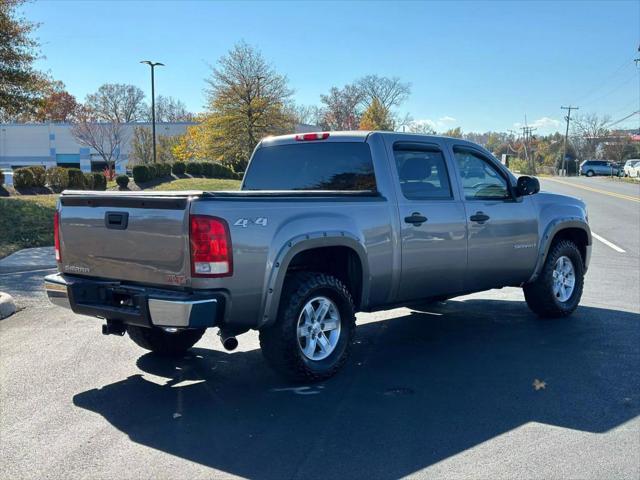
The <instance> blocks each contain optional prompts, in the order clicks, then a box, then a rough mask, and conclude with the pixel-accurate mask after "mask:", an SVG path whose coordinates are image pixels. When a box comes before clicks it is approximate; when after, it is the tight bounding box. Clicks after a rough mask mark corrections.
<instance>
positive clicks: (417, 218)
mask: <svg viewBox="0 0 640 480" xmlns="http://www.w3.org/2000/svg"><path fill="white" fill-rule="evenodd" d="M427 220H428V218H427V217H425V216H424V215H421V214H420V213H418V212H413V213H412V214H411V216H409V217H404V221H405V222H407V223H413V224H414V225H420V224H422V223H424V222H426V221H427Z"/></svg>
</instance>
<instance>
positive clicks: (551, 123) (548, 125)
mask: <svg viewBox="0 0 640 480" xmlns="http://www.w3.org/2000/svg"><path fill="white" fill-rule="evenodd" d="M560 125H562V122H561V121H560V120H556V119H555V118H550V117H542V118H539V119H537V120H535V121H533V122H530V123H529V126H530V127H533V128H537V129H539V130H557V129H558V127H560ZM513 126H514V127H515V128H521V127H524V123H520V122H516V123H514V124H513Z"/></svg>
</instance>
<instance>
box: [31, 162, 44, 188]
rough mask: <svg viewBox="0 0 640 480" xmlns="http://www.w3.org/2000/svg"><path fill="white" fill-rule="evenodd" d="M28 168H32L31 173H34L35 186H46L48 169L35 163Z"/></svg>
mask: <svg viewBox="0 0 640 480" xmlns="http://www.w3.org/2000/svg"><path fill="white" fill-rule="evenodd" d="M27 168H28V169H29V170H31V173H32V174H33V186H34V187H44V185H45V174H46V170H45V169H44V167H41V166H40V165H34V166H32V167H27Z"/></svg>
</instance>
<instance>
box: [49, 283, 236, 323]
mask: <svg viewBox="0 0 640 480" xmlns="http://www.w3.org/2000/svg"><path fill="white" fill-rule="evenodd" d="M44 286H45V291H46V292H47V297H48V298H49V301H50V302H51V303H52V304H54V305H57V306H59V307H63V308H68V309H70V310H72V311H73V312H75V313H78V314H81V315H88V316H93V317H99V318H106V319H109V320H116V321H121V322H122V323H124V324H132V325H141V326H148V327H151V326H159V327H176V328H203V327H205V328H206V327H213V326H216V324H217V322H218V319H219V317H220V315H221V313H222V311H223V309H224V304H225V300H226V297H225V296H224V295H223V294H221V293H219V292H198V293H193V292H176V291H173V290H162V289H156V288H145V287H139V286H134V285H123V284H121V283H120V282H111V281H99V280H87V279H84V278H80V277H73V276H70V275H64V274H60V273H57V274H53V275H48V276H47V277H45V279H44Z"/></svg>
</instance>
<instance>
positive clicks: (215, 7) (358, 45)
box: [23, 0, 640, 133]
mask: <svg viewBox="0 0 640 480" xmlns="http://www.w3.org/2000/svg"><path fill="white" fill-rule="evenodd" d="M23 11H24V14H25V16H26V17H27V18H29V19H30V20H32V21H36V22H40V23H41V25H40V27H39V28H38V30H37V33H36V35H37V37H38V38H39V40H40V42H41V49H42V54H43V55H44V57H45V58H42V59H40V60H39V61H38V67H39V68H40V69H42V70H46V71H49V73H50V74H51V75H52V76H53V77H54V78H55V79H58V80H62V81H63V82H64V83H65V84H66V86H67V89H68V91H69V92H70V93H72V94H73V95H75V96H76V97H77V98H78V99H79V100H81V101H82V100H84V98H85V96H86V95H87V94H88V93H91V92H93V91H95V90H97V88H98V87H99V86H100V85H101V84H103V83H107V82H108V83H131V84H134V85H137V86H139V87H140V88H142V89H143V90H144V91H145V93H146V94H147V96H148V98H150V91H151V88H150V80H149V70H148V67H147V66H145V65H141V64H140V63H139V61H140V60H146V59H149V60H153V61H161V62H163V63H164V64H165V65H166V67H158V69H156V95H169V96H173V97H176V98H178V99H180V100H182V101H183V102H185V103H186V105H187V107H188V108H189V110H191V111H194V112H201V111H204V109H205V95H204V88H205V78H206V77H207V76H208V75H209V74H210V69H211V66H212V65H215V63H216V61H217V59H218V58H219V57H220V56H221V55H223V54H224V53H225V52H226V51H228V50H229V49H230V48H231V47H232V46H233V45H234V43H236V42H238V41H240V40H244V41H246V42H247V43H249V44H251V45H253V46H255V47H257V48H258V49H259V50H260V51H261V52H262V54H263V55H264V57H265V58H266V59H267V60H268V61H269V62H270V63H271V64H272V65H273V67H274V68H275V69H276V70H277V71H278V72H279V73H282V74H284V75H286V76H287V78H288V80H289V85H290V87H291V88H293V89H294V91H295V94H294V100H295V101H296V103H299V104H304V105H318V104H319V103H320V95H321V94H323V93H326V92H327V91H328V90H329V89H330V88H331V87H332V86H343V85H345V84H347V83H350V82H353V81H354V80H356V79H357V78H359V77H362V76H364V75H368V74H377V75H383V76H390V77H396V76H397V77H400V79H401V80H403V81H406V82H410V83H411V90H412V93H411V96H410V97H409V99H408V100H407V101H406V102H405V103H404V104H403V105H401V107H400V108H399V109H398V111H399V113H403V114H404V113H409V114H410V115H411V116H412V117H413V118H414V119H415V120H419V121H423V122H425V123H430V124H432V125H433V126H435V127H436V130H438V131H443V130H445V129H448V128H451V127H456V126H460V127H462V129H463V130H464V131H467V132H468V131H474V132H485V131H489V130H497V131H506V130H508V129H515V128H518V127H520V126H522V125H523V124H524V121H525V115H526V118H527V121H528V124H529V125H532V126H534V127H537V128H538V133H549V132H552V131H556V130H561V131H563V130H564V119H563V117H564V114H565V113H564V112H563V111H561V110H560V106H561V105H568V104H572V105H578V106H579V107H580V110H579V111H578V112H577V113H578V114H587V113H596V114H599V115H609V116H610V117H611V121H612V122H614V121H617V120H619V119H621V118H623V117H625V116H626V115H628V114H630V113H632V112H635V111H637V110H640V70H639V69H638V68H637V67H636V65H635V64H634V62H633V60H634V59H635V58H639V57H640V52H639V51H638V48H639V46H640V1H637V0H635V1H585V2H580V1H568V2H560V1H538V2H516V1H496V2H483V1H452V2H375V1H369V2H366V1H359V2H336V3H333V2H268V1H263V2H249V1H239V2H205V1H180V2H178V1H162V2H151V1H148V2H144V1H143V2H133V1H60V0H58V1H54V0H49V1H45V0H36V1H35V2H33V3H29V4H27V5H26V6H25V7H24V8H23ZM616 127H624V128H640V115H635V116H634V117H631V118H630V119H629V120H626V121H623V122H621V123H619V124H617V125H616Z"/></svg>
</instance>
